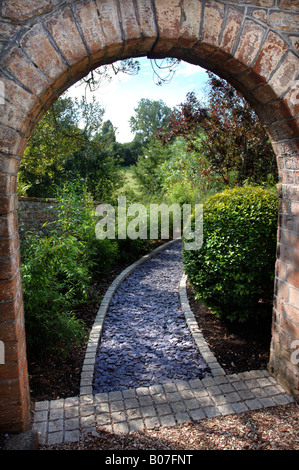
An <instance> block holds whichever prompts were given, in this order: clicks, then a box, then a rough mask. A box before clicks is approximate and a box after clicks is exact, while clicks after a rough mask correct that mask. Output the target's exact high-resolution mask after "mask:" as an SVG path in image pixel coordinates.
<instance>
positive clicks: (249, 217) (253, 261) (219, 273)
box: [183, 187, 277, 322]
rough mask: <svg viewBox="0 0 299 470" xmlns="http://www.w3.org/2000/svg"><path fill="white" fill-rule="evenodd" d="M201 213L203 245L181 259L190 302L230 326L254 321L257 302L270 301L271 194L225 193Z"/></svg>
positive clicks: (274, 228) (273, 196) (273, 208)
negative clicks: (192, 295)
mask: <svg viewBox="0 0 299 470" xmlns="http://www.w3.org/2000/svg"><path fill="white" fill-rule="evenodd" d="M203 209H204V210H203V245H202V247H201V248H200V249H199V250H194V251H191V250H190V251H187V250H185V251H184V256H183V258H184V266H185V271H186V274H187V275H188V278H189V280H190V283H191V284H192V286H193V288H194V290H195V293H196V298H197V299H199V300H200V301H201V302H202V303H203V304H205V305H207V306H208V307H210V308H211V309H212V310H213V311H214V312H215V313H216V314H217V315H218V316H220V317H224V318H227V319H228V320H230V321H239V322H243V321H246V320H247V319H249V318H258V316H259V315H261V313H260V311H261V308H260V307H261V306H262V304H261V303H259V301H260V300H261V299H263V300H266V301H269V300H270V301H271V300H272V297H273V287H274V286H273V280H274V265H275V250H276V231H277V197H276V194H275V192H274V191H273V190H269V189H262V188H260V187H246V188H235V189H230V190H229V189H228V190H225V191H223V192H222V193H219V194H216V195H214V196H212V197H210V198H208V199H207V200H206V202H205V203H204V208H203Z"/></svg>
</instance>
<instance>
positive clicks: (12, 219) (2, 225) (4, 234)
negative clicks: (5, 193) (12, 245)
mask: <svg viewBox="0 0 299 470" xmlns="http://www.w3.org/2000/svg"><path fill="white" fill-rule="evenodd" d="M0 202H1V200H0ZM0 207H1V204H0ZM17 232H18V219H17V213H16V212H13V213H11V214H6V215H1V216H0V237H1V238H10V237H13V236H14V235H16V234H17ZM1 238H0V241H1ZM4 243H5V242H4Z"/></svg>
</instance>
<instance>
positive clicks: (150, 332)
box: [93, 242, 209, 393]
mask: <svg viewBox="0 0 299 470" xmlns="http://www.w3.org/2000/svg"><path fill="white" fill-rule="evenodd" d="M182 274H183V264H182V250H181V242H178V243H175V244H173V245H171V246H170V247H168V248H166V249H165V250H163V251H162V252H160V253H159V254H157V255H156V256H154V257H153V258H151V259H149V260H147V261H146V262H145V263H143V264H142V265H141V266H139V267H138V268H137V269H136V270H135V271H134V272H133V273H132V274H131V275H130V276H128V277H127V278H126V279H125V280H124V281H123V282H122V284H121V285H120V286H119V288H118V290H117V292H116V293H115V295H114V296H113V299H112V301H111V304H110V306H109V309H108V312H107V316H106V319H105V323H104V329H103V335H102V338H101V342H100V346H99V349H98V353H97V358H96V364H95V374H94V381H93V387H94V393H100V392H109V391H120V390H124V389H127V388H136V387H140V386H150V385H153V384H157V383H159V384H163V383H166V382H169V381H170V380H171V381H175V380H191V379H195V378H200V379H201V378H203V377H205V376H206V375H209V369H208V367H207V365H206V363H205V362H204V360H203V358H202V357H201V355H200V353H199V350H198V348H197V346H196V344H195V342H194V340H193V337H192V335H191V333H190V331H189V329H188V327H187V324H186V322H185V318H184V314H183V312H182V310H181V307H180V299H179V291H178V289H179V283H180V280H181V277H182Z"/></svg>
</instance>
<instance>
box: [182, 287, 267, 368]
mask: <svg viewBox="0 0 299 470" xmlns="http://www.w3.org/2000/svg"><path fill="white" fill-rule="evenodd" d="M187 295H188V300H189V304H190V307H191V310H192V312H193V314H194V316H195V318H196V321H197V323H198V325H199V328H200V329H201V331H202V333H203V335H204V338H205V340H206V342H207V343H208V345H209V347H210V349H211V351H212V352H213V354H214V355H215V357H216V359H217V361H218V362H219V364H220V365H221V366H222V368H223V369H224V370H225V372H226V373H227V374H234V373H240V372H246V371H249V370H256V369H265V368H266V367H267V363H268V361H269V351H270V341H271V323H272V306H271V305H264V309H266V313H267V316H265V318H264V320H263V321H261V322H260V323H259V324H257V323H255V322H246V323H231V322H229V321H225V320H222V319H219V318H218V317H217V316H216V315H215V314H214V313H213V312H212V310H210V309H209V308H207V307H205V306H204V305H202V304H201V303H200V302H199V301H197V300H195V296H194V292H193V289H192V287H191V286H190V285H189V284H187Z"/></svg>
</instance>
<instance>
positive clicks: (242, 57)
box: [234, 20, 265, 68]
mask: <svg viewBox="0 0 299 470" xmlns="http://www.w3.org/2000/svg"><path fill="white" fill-rule="evenodd" d="M264 33H265V28H264V27H262V26H261V25H259V24H257V23H255V22H254V21H252V20H246V21H245V24H244V27H243V31H242V36H241V39H240V43H239V45H238V48H237V50H236V53H235V55H234V57H235V58H236V59H238V60H239V61H240V62H241V63H242V64H243V65H244V66H246V67H248V68H249V67H250V66H251V64H252V63H253V60H254V59H255V57H256V55H257V53H258V51H259V48H260V46H261V44H262V40H263V37H264Z"/></svg>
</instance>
